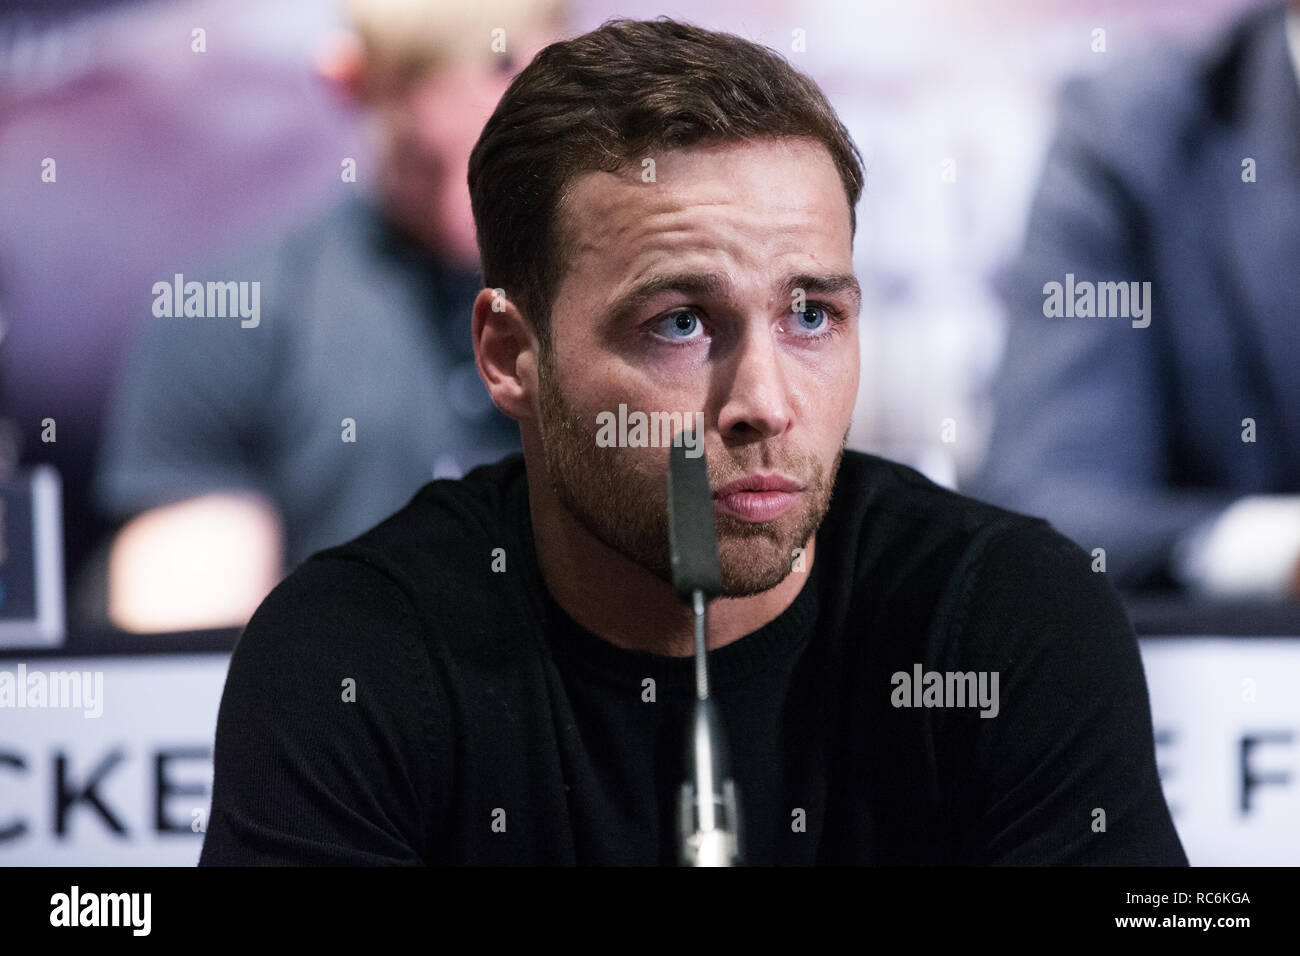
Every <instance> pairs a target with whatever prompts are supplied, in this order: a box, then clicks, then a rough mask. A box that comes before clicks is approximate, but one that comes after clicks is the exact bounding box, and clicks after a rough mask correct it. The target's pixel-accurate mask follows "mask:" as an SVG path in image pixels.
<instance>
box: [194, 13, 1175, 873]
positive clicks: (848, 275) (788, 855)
mask: <svg viewBox="0 0 1300 956" xmlns="http://www.w3.org/2000/svg"><path fill="white" fill-rule="evenodd" d="M469 182H470V193H471V197H472V200H473V204H474V217H475V223H476V225H477V228H478V237H479V245H480V250H481V253H482V262H483V269H484V278H485V286H486V288H484V289H483V290H482V291H481V292H480V293H479V296H478V298H477V299H476V300H475V303H474V312H473V332H474V347H475V356H476V359H477V361H478V368H479V372H480V374H481V375H482V377H483V381H484V382H485V383H486V385H487V389H488V391H489V393H490V394H491V396H492V399H493V401H494V402H495V403H496V405H497V407H498V408H500V409H501V410H502V411H504V412H505V413H506V414H508V415H510V416H511V417H512V418H514V419H516V420H517V421H518V422H519V427H520V434H521V438H522V444H523V457H522V458H521V457H519V456H511V457H509V458H506V459H504V460H503V461H500V462H498V463H496V464H494V465H491V466H487V467H484V468H480V469H477V470H476V471H474V472H473V473H471V474H470V475H469V476H467V477H466V478H465V479H464V480H463V481H436V482H431V483H430V484H428V485H427V486H426V487H425V488H424V489H423V490H422V491H421V493H420V494H419V495H418V496H417V497H416V498H415V499H414V500H413V501H412V502H411V503H410V504H409V505H408V506H407V508H405V509H404V510H403V511H402V512H400V513H399V514H397V515H394V516H393V517H391V518H390V519H389V520H387V521H385V522H384V523H383V524H381V525H379V526H378V527H377V528H375V529H373V530H371V531H370V532H368V533H367V534H365V535H362V536H361V537H360V538H358V539H356V540H355V541H353V542H351V543H349V544H347V545H345V546H343V547H340V548H336V549H331V550H330V551H328V552H325V553H323V554H320V555H317V556H315V557H314V558H313V559H312V560H310V561H308V562H307V563H306V564H304V565H303V566H302V567H300V568H299V569H298V570H297V571H295V572H294V573H293V574H292V575H291V576H290V577H289V578H288V579H287V580H286V581H284V582H283V583H282V584H281V585H280V586H279V587H278V588H277V589H276V590H275V592H274V593H273V594H272V595H271V596H270V597H269V598H268V599H267V600H266V602H265V603H264V604H263V605H262V606H261V608H260V609H259V610H258V612H257V613H256V614H255V615H254V617H253V620H252V621H251V622H250V623H249V626H248V628H247V629H246V631H245V633H244V635H243V637H242V639H241V641H240V643H239V645H238V647H237V649H236V651H235V655H234V658H233V660H232V662H231V669H230V676H229V679H228V682H227V685H226V690H225V695H224V698H223V701H222V705H221V713H220V718H219V721H218V728H217V741H216V751H215V784H214V791H213V805H212V814H211V818H210V823H209V827H208V831H207V836H206V840H205V843H204V848H203V854H202V858H201V861H200V862H201V863H203V864H225V863H300V864H331V863H351V864H420V863H432V864H672V863H674V862H676V860H677V859H678V852H679V848H678V837H677V832H676V823H675V819H676V808H677V806H678V793H679V788H680V786H681V783H682V782H683V780H684V778H685V768H684V752H683V751H684V741H685V718H686V716H687V715H688V714H689V712H690V709H689V708H690V705H691V702H692V699H693V691H694V674H693V666H694V662H693V661H692V660H691V659H690V657H689V656H688V655H689V654H690V652H691V640H692V619H691V614H690V611H689V609H688V608H686V607H685V606H684V605H682V604H680V603H678V602H677V601H676V599H675V598H674V595H673V591H672V588H671V585H670V584H669V577H670V575H669V569H668V561H667V551H668V546H667V538H666V530H665V527H666V521H665V500H666V490H665V484H666V468H667V455H668V449H667V448H665V447H663V445H662V433H661V434H660V435H659V436H657V437H659V438H660V439H661V440H660V442H659V443H658V444H657V445H656V443H654V442H653V441H652V440H651V439H650V438H649V437H648V435H647V429H645V428H644V427H643V428H641V429H640V431H639V432H638V429H637V426H636V420H635V419H634V418H633V416H634V415H636V414H644V413H658V414H659V415H664V414H671V413H674V412H676V413H680V415H681V420H683V421H686V422H692V421H694V422H697V423H698V421H699V419H696V418H695V417H694V413H696V412H698V413H700V414H701V415H702V420H703V425H704V427H703V429H702V430H700V431H696V432H692V433H690V434H691V435H694V436H695V438H696V439H699V440H702V442H703V448H704V450H705V452H706V458H707V462H708V465H709V470H710V484H711V488H712V491H713V499H714V510H715V517H716V525H717V533H718V550H719V555H720V559H721V564H722V571H723V583H724V588H725V592H724V597H722V598H720V599H718V600H717V601H715V602H714V604H713V606H712V616H711V630H710V633H709V638H708V641H709V648H710V652H711V653H710V661H709V667H710V679H711V686H712V690H713V696H714V698H715V700H716V703H717V706H718V708H719V710H720V712H721V715H722V719H723V721H724V723H725V725H726V727H727V728H729V730H730V735H729V741H730V747H731V751H732V763H733V771H734V776H735V780H736V785H737V789H738V790H739V798H740V804H741V847H740V852H741V857H742V860H743V861H744V862H746V863H749V864H758V865H765V864H822V863H954V864H955V863H970V864H991V863H1163V864H1184V863H1185V862H1186V858H1185V856H1184V854H1183V851H1182V848H1181V846H1180V844H1179V841H1178V837H1177V835H1176V833H1175V831H1174V828H1173V826H1172V823H1171V820H1170V817H1169V812H1168V809H1167V807H1166V804H1165V802H1164V799H1163V796H1162V794H1161V791H1160V784H1159V780H1158V779H1157V776H1156V770H1155V761H1154V748H1153V742H1152V735H1151V719H1150V713H1149V710H1148V702H1147V696H1146V688H1145V683H1144V680H1143V675H1142V670H1141V664H1140V660H1139V657H1138V652H1137V645H1136V641H1135V638H1134V636H1133V633H1132V631H1131V630H1130V628H1129V625H1128V622H1127V619H1126V618H1125V616H1124V612H1123V611H1122V609H1121V608H1120V606H1119V604H1118V603H1117V601H1116V598H1115V596H1114V594H1113V592H1112V591H1111V589H1110V587H1109V585H1108V584H1107V583H1106V582H1105V579H1104V577H1102V576H1100V575H1093V574H1091V573H1090V572H1089V571H1088V567H1087V557H1086V555H1084V554H1083V553H1082V552H1081V551H1080V550H1079V549H1078V548H1077V547H1075V546H1074V545H1072V544H1070V543H1069V542H1068V541H1066V540H1065V539H1063V538H1062V537H1061V536H1060V535H1058V534H1056V533H1055V532H1054V531H1053V530H1052V529H1051V528H1050V526H1048V525H1047V524H1046V523H1045V522H1042V521H1040V520H1034V519H1029V518H1025V517H1022V516H1019V515H1015V514H1012V513H1010V512H1006V511H1001V510H999V509H995V508H992V507H990V506H987V505H983V504H981V503H979V502H976V501H973V500H970V499H968V498H964V497H962V496H959V495H957V494H955V493H953V492H951V491H948V490H945V489H943V488H941V487H939V486H937V485H935V484H933V483H931V482H929V481H927V480H926V479H925V478H924V477H922V476H921V475H919V474H918V473H917V472H915V471H913V470H911V469H909V468H906V467H903V466H901V465H897V464H894V463H892V462H888V461H885V460H883V459H880V458H877V457H873V456H869V455H863V454H859V453H856V452H845V451H844V441H845V436H846V433H847V430H848V426H849V417H850V413H851V410H852V408H853V404H854V398H855V396H856V393H857V386H858V361H859V356H858V344H857V321H858V315H857V313H858V306H859V298H858V296H859V290H858V283H857V282H856V281H855V279H854V278H853V274H852V268H851V258H852V242H853V232H854V227H855V215H854V207H855V205H856V202H857V200H858V197H859V195H860V193H861V189H862V167H861V160H860V156H859V154H858V153H857V150H856V148H855V147H854V146H853V143H852V141H851V140H850V139H849V136H848V134H847V132H846V131H845V129H844V127H843V126H842V124H841V123H840V122H839V120H838V119H837V118H836V116H835V114H834V112H833V111H832V110H831V108H830V106H829V105H828V103H827V102H826V100H825V98H824V96H823V95H822V93H821V92H820V91H819V90H818V89H817V87H816V86H815V85H814V84H813V83H811V82H810V81H809V80H807V79H806V78H805V77H803V76H801V75H800V74H798V73H796V72H795V71H793V70H792V69H791V68H790V66H789V65H788V64H787V63H786V62H785V61H784V60H783V59H781V58H780V57H779V56H777V55H776V54H774V53H773V52H772V51H770V50H767V49H766V48H763V47H761V46H758V45H756V44H753V43H750V42H748V41H745V40H742V39H739V38H737V37H733V36H730V35H725V34H718V33H712V32H708V31H705V30H701V29H698V28H695V27H692V26H688V25H685V24H681V23H677V22H674V21H671V20H660V21H655V22H636V21H626V20H618V21H611V22H609V23H607V24H605V25H604V26H602V27H601V28H600V29H598V30H595V31H593V32H591V33H588V34H586V35H584V36H580V37H578V38H576V39H573V40H570V41H567V42H563V43H556V44H552V45H551V46H549V47H547V48H546V49H545V50H543V51H542V52H541V53H540V54H539V55H538V56H537V57H536V58H535V59H534V60H533V61H532V63H531V64H530V65H529V66H528V67H527V68H526V69H525V70H524V71H523V72H522V73H521V74H520V75H519V76H518V77H517V78H516V80H515V81H514V83H512V84H511V87H510V89H509V90H508V91H507V93H506V95H505V96H504V97H503V99H502V101H501V103H500V104H499V105H498V107H497V110H496V112H495V113H494V114H493V116H492V118H491V119H490V120H489V121H488V124H487V126H486V127H485V128H484V130H483V133H482V135H481V137H480V139H479V142H478V144H477V145H476V146H475V149H474V153H473V155H472V156H471V160H470V173H469ZM611 416H616V417H617V419H618V421H619V422H620V423H621V424H620V425H619V427H618V428H614V427H613V426H612V422H613V421H614V418H611ZM624 426H626V427H624ZM602 429H603V431H602ZM614 432H618V433H619V435H620V439H619V441H618V442H616V443H615V447H608V446H609V445H610V441H609V439H610V438H611V436H612V434H613V433H614ZM638 434H639V435H640V437H639V438H638V437H637V436H638ZM681 440H682V441H683V442H686V441H693V440H695V439H692V438H690V437H689V436H687V437H682V439H681ZM931 673H934V674H941V675H945V676H944V677H942V678H940V681H941V682H942V683H943V687H938V688H936V684H935V681H934V680H933V679H932V678H930V677H928V676H926V675H929V674H931ZM947 675H959V680H958V681H953V680H950V679H948V677H947ZM964 675H969V676H970V678H971V683H970V684H966V685H962V686H964V687H965V688H966V690H965V691H963V692H962V695H961V696H962V699H961V700H958V699H957V697H956V696H953V695H952V694H949V693H948V690H946V689H945V688H950V689H951V688H955V687H957V686H958V684H959V683H960V676H964ZM914 678H915V685H914V686H912V684H913V680H914ZM976 683H978V686H979V688H981V689H982V691H981V692H980V693H978V694H977V693H976V689H975V686H974V685H975V684H976ZM923 685H924V687H925V688H927V689H925V690H924V692H923ZM966 691H969V693H967V692H966ZM977 697H978V698H979V700H978V702H977V699H976V698H977Z"/></svg>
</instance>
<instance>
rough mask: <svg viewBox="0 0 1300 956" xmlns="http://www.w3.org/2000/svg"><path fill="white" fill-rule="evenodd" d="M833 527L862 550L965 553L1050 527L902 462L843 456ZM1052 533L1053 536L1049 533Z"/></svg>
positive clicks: (860, 455)
mask: <svg viewBox="0 0 1300 956" xmlns="http://www.w3.org/2000/svg"><path fill="white" fill-rule="evenodd" d="M832 515H833V516H834V518H835V522H834V524H835V525H845V526H847V527H850V528H853V529H856V530H857V531H858V532H859V533H860V534H861V535H862V539H861V541H860V545H861V548H860V550H867V551H870V550H872V549H873V548H874V549H880V548H887V547H891V542H892V541H894V540H906V541H909V542H910V543H911V545H912V547H913V548H914V549H921V550H925V549H954V548H955V549H958V550H965V549H967V548H969V547H970V546H972V545H974V544H977V543H979V542H980V541H982V540H986V539H988V538H989V537H992V536H996V535H997V534H1000V533H1004V532H1006V531H1008V530H1011V529H1013V528H1018V527H1023V526H1027V525H1030V526H1042V527H1043V528H1046V529H1048V530H1049V531H1050V525H1048V524H1047V522H1046V521H1044V520H1043V519H1040V518H1033V517H1030V516H1028V515H1024V514H1020V513H1019V512H1015V511H1010V510H1008V509H1006V508H1001V507H998V506H997V505H993V504H990V503H988V502H986V501H981V500H979V499H977V498H973V497H971V496H969V495H965V494H962V493H961V492H959V491H955V490H953V489H951V488H947V487H944V486H943V485H940V484H938V483H937V482H935V481H932V480H931V479H930V478H927V477H926V476H925V475H923V474H922V473H921V472H919V471H918V470H916V469H915V468H912V467H910V466H908V465H905V464H902V463H901V462H897V461H891V460H889V459H887V458H881V457H879V456H877V455H871V454H867V453H864V452H850V451H846V452H845V453H844V458H843V461H842V462H841V465H840V474H839V476H838V477H837V480H836V486H835V494H834V497H833V498H832ZM1053 533H1054V532H1053Z"/></svg>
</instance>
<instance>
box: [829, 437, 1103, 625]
mask: <svg viewBox="0 0 1300 956" xmlns="http://www.w3.org/2000/svg"><path fill="white" fill-rule="evenodd" d="M824 527H825V529H826V530H825V532H824V533H825V535H826V537H827V538H828V541H827V544H828V545H829V547H828V548H827V551H828V552H829V553H831V554H834V555H844V556H846V557H847V558H848V559H849V560H850V561H851V562H852V566H853V571H852V574H851V575H849V576H848V583H850V584H851V586H852V588H853V589H854V592H855V596H857V597H861V596H863V595H865V596H867V597H868V599H869V600H872V601H875V602H878V603H880V604H882V605H884V604H887V605H888V606H889V607H891V608H893V609H894V610H895V611H897V613H899V614H906V615H915V616H916V620H915V622H914V623H917V624H918V625H919V624H920V623H921V621H922V619H923V618H924V619H925V620H928V621H929V622H930V624H929V626H930V627H940V628H942V629H944V630H946V631H947V632H948V633H949V634H950V635H951V634H954V633H960V632H962V631H963V630H964V629H966V628H969V627H971V626H973V624H976V623H977V624H978V625H979V626H981V627H984V626H987V623H988V622H987V619H988V618H989V617H991V616H996V615H998V614H1003V613H1013V612H1014V611H1015V609H1016V608H1017V607H1028V606H1030V605H1033V604H1049V605H1052V606H1057V607H1065V606H1066V604H1072V605H1078V604H1080V603H1082V604H1084V605H1087V604H1089V602H1094V603H1095V602H1103V603H1104V604H1105V606H1106V610H1107V612H1108V613H1112V614H1113V613H1114V612H1115V611H1116V610H1117V609H1118V604H1117V601H1116V599H1115V597H1114V595H1113V594H1112V593H1111V591H1110V586H1109V584H1108V583H1107V582H1106V581H1105V574H1104V573H1094V572H1093V571H1092V570H1091V568H1092V564H1093V558H1092V555H1091V553H1090V552H1087V551H1085V550H1084V549H1083V548H1081V547H1080V546H1079V545H1078V544H1076V543H1075V542H1073V541H1071V540H1070V539H1069V538H1067V537H1066V536H1065V535H1063V534H1061V533H1060V532H1059V531H1058V530H1057V529H1056V528H1054V527H1053V526H1052V525H1051V524H1050V523H1049V522H1048V521H1046V520H1045V519H1043V518H1038V517H1033V516H1030V515H1026V514H1022V513H1020V512H1016V511H1011V510H1008V509H1006V508H1001V507H998V506H997V505H993V504H990V503H988V502H985V501H981V500H979V499H977V498H973V497H970V496H968V495H964V494H961V493H960V492H958V491H954V490H952V489H950V488H946V487H944V486H942V485H939V484H937V483H936V482H934V481H931V480H930V479H929V478H927V477H926V476H925V475H923V474H921V473H920V472H918V471H917V470H916V469H914V468H911V467H908V466H907V465H904V464H901V463H899V462H894V461H890V460H888V459H885V458H880V457H878V456H875V455H869V454H864V453H861V452H845V456H844V460H843V462H842V464H841V469H840V476H839V478H838V479H837V481H836V488H835V497H834V498H833V503H832V510H831V512H830V514H829V515H828V518H827V521H826V522H824ZM821 536H822V532H819V540H818V548H819V553H820V551H821V548H822V540H821ZM1000 600H1001V601H1003V602H1004V603H1003V604H999V603H998V602H999V601H1000ZM1122 613H1123V612H1122V611H1119V614H1121V615H1122Z"/></svg>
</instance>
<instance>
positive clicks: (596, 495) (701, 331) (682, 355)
mask: <svg viewBox="0 0 1300 956" xmlns="http://www.w3.org/2000/svg"><path fill="white" fill-rule="evenodd" d="M652 158H653V159H654V160H655V164H656V168H655V171H654V172H655V180H656V181H654V182H644V181H643V179H642V168H643V167H641V166H638V168H636V169H634V170H632V171H631V172H628V173H624V174H621V175H620V174H612V173H603V172H596V173H588V174H585V175H584V176H582V177H580V178H579V179H578V181H577V182H576V183H575V188H574V190H573V192H572V193H571V196H570V202H569V204H568V206H567V209H566V211H565V212H564V213H563V214H562V228H567V229H568V230H569V234H570V236H571V237H572V238H573V240H574V243H575V251H574V253H573V255H572V257H571V258H570V259H569V261H568V262H567V263H566V269H565V273H564V276H563V278H562V280H561V283H560V286H559V289H558V291H557V295H556V298H555V302H554V304H553V307H552V311H551V349H550V350H549V354H545V353H544V354H543V356H542V359H541V362H540V366H539V379H540V382H539V390H540V393H541V394H540V402H541V438H542V442H543V445H544V449H545V454H546V462H547V468H548V470H549V472H550V481H551V485H552V489H553V491H554V493H555V495H556V497H557V499H558V500H559V501H560V503H561V504H562V505H563V506H564V507H566V508H567V509H568V510H569V511H570V512H571V513H572V514H573V515H574V517H575V518H576V519H577V520H578V521H579V522H580V523H581V524H582V525H583V526H584V527H586V528H587V530H588V531H589V532H590V533H591V534H592V535H594V536H595V537H596V538H598V539H599V540H601V541H602V542H604V543H605V544H606V545H608V546H609V547H611V548H613V549H614V550H616V551H618V552H619V553H621V554H623V555H625V556H626V557H628V558H629V559H631V560H633V561H635V562H637V563H638V564H640V565H642V566H644V567H645V568H647V569H648V570H650V571H651V572H653V573H654V574H656V575H658V576H659V577H661V578H663V579H664V580H670V570H669V560H668V537H667V535H668V532H667V519H666V514H665V508H666V502H667V469H668V449H667V448H664V447H601V445H599V444H597V441H596V437H597V432H598V422H597V415H598V414H599V413H601V412H606V413H613V414H615V415H617V413H618V408H619V405H620V403H622V404H625V405H626V406H627V411H628V413H629V414H631V413H632V412H636V411H641V412H645V413H647V414H649V413H651V412H661V413H671V412H678V413H680V414H681V415H682V417H683V419H684V420H685V421H687V422H694V421H696V418H695V415H694V413H695V412H703V414H704V424H705V434H704V449H705V452H706V454H707V458H708V463H709V478H710V486H711V488H712V489H713V491H714V510H715V515H716V518H717V525H716V527H717V534H718V551H719V556H720V558H721V562H722V572H723V586H724V592H723V593H724V595H726V596H729V597H741V596H747V595H751V594H757V593H760V592H762V591H765V590H768V589H769V588H772V587H774V586H776V585H777V584H779V583H780V582H781V581H782V580H783V579H784V578H785V576H786V575H787V574H788V573H789V572H790V570H791V567H792V564H793V563H794V561H795V558H796V555H795V551H796V549H798V548H801V547H803V546H804V545H805V543H806V542H807V540H808V538H809V536H810V535H811V534H812V533H813V532H814V531H815V530H816V529H817V527H818V525H819V524H820V523H821V520H822V518H823V517H824V516H825V514H826V510H827V508H828V506H829V501H830V494H831V489H832V487H833V485H834V481H835V475H836V472H837V471H838V468H839V462H840V456H841V454H842V452H843V448H844V442H845V439H846V438H847V434H848V427H849V419H850V416H851V414H852V410H853V405H854V399H855V397H856V395H857V390H858V334H857V319H858V315H857V314H858V306H859V299H858V285H857V282H856V281H855V280H854V279H853V268H852V236H851V232H850V224H849V209H848V204H847V202H846V200H845V193H844V187H843V185H842V184H841V182H840V179H839V176H838V174H837V172H836V169H835V166H834V164H833V162H832V161H831V158H830V154H829V153H828V152H827V151H826V150H825V148H824V147H822V146H821V145H820V144H818V143H813V142H810V141H807V140H791V139H786V140H761V141H758V142H752V143H747V144H727V145H723V146H707V147H695V148H688V149H681V150H674V151H670V152H666V153H663V154H660V155H656V156H654V157H652ZM650 283H653V288H647V286H648V284H650ZM798 289H802V290H803V301H802V302H800V301H799V300H798V298H797V291H796V290H798ZM792 305H798V306H799V307H800V310H799V311H795V310H793V309H792ZM629 444H630V443H629ZM755 476H762V477H772V476H774V477H776V478H780V479H785V480H787V482H788V483H789V487H790V488H791V489H793V490H791V491H787V492H784V493H782V492H779V491H778V492H773V491H766V492H758V491H749V492H746V491H740V492H738V493H736V494H729V495H719V490H720V489H723V488H724V487H725V486H727V485H730V484H732V483H733V482H740V484H741V485H742V487H743V486H745V485H752V484H753V482H750V481H748V480H747V479H752V478H754V477H755Z"/></svg>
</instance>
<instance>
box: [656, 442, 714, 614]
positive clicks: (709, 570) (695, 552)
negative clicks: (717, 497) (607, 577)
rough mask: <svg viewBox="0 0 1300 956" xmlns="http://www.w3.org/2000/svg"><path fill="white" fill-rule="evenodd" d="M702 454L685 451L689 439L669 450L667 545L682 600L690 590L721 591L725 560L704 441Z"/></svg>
mask: <svg viewBox="0 0 1300 956" xmlns="http://www.w3.org/2000/svg"><path fill="white" fill-rule="evenodd" d="M698 450H699V455H697V456H696V457H694V458H692V457H690V456H688V455H687V454H686V452H687V448H686V443H685V442H682V443H681V444H680V445H679V444H678V443H677V442H673V445H672V447H671V448H670V449H669V450H668V548H669V557H670V562H671V565H672V573H673V588H674V589H675V590H676V591H677V596H678V597H679V598H681V599H682V600H683V601H687V602H689V601H690V600H691V592H693V591H703V592H704V596H705V597H706V598H712V597H716V596H717V595H718V594H720V593H721V592H722V564H721V562H719V560H718V537H717V531H716V529H715V528H714V524H713V492H712V491H711V490H710V489H709V465H708V461H707V459H706V458H705V455H704V444H703V442H702V441H701V442H700V444H699V446H698Z"/></svg>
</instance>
